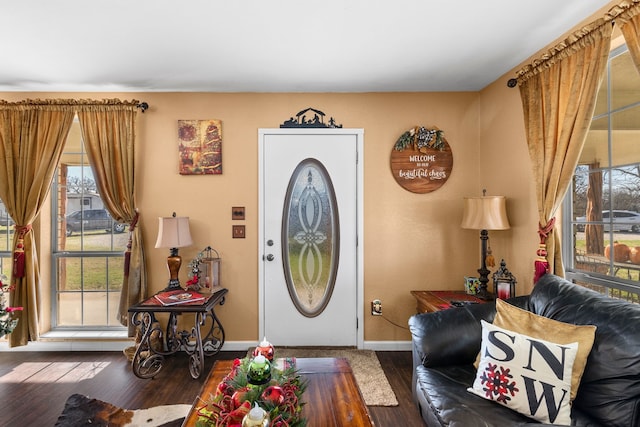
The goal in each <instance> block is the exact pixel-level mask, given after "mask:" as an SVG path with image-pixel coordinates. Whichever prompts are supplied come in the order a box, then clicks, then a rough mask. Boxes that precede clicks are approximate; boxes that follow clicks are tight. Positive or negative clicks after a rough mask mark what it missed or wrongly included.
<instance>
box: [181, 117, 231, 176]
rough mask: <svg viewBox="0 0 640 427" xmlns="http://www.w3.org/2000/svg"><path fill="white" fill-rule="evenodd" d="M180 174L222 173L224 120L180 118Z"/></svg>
mask: <svg viewBox="0 0 640 427" xmlns="http://www.w3.org/2000/svg"><path fill="white" fill-rule="evenodd" d="M178 150H179V153H180V175H220V174H222V121H221V120H217V119H210V120H178Z"/></svg>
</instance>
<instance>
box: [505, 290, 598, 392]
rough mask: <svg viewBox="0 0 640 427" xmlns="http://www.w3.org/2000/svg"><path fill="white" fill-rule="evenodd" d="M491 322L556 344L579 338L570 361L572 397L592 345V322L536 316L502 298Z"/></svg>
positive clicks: (593, 335)
mask: <svg viewBox="0 0 640 427" xmlns="http://www.w3.org/2000/svg"><path fill="white" fill-rule="evenodd" d="M493 324H494V325H496V326H499V327H501V328H503V329H508V330H510V331H514V332H518V333H521V334H524V335H528V336H530V337H533V338H538V339H543V340H547V341H551V342H554V343H558V344H569V343H571V342H575V341H577V342H578V354H577V355H576V360H575V362H574V363H573V372H572V375H571V400H573V399H575V397H576V394H577V393H578V387H579V385H580V379H581V378H582V373H583V372H584V368H585V365H586V364H587V358H588V357H589V353H590V352H591V347H592V346H593V339H594V338H595V333H596V327H595V326H592V325H572V324H570V323H564V322H559V321H557V320H553V319H548V318H546V317H543V316H538V315H537V314H535V313H532V312H530V311H527V310H522V309H521V308H518V307H515V306H513V305H511V304H509V303H507V302H505V301H503V300H500V299H498V300H496V317H495V318H494V319H493Z"/></svg>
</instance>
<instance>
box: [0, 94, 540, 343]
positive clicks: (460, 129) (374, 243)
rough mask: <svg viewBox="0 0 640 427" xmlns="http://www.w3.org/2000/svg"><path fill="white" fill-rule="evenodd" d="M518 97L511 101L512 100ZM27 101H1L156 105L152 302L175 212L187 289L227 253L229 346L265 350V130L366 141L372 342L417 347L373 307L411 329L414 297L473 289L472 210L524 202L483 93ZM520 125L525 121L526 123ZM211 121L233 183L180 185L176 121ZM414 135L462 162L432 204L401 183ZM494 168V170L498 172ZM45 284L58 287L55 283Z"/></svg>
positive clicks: (141, 179)
mask: <svg viewBox="0 0 640 427" xmlns="http://www.w3.org/2000/svg"><path fill="white" fill-rule="evenodd" d="M513 93H514V92H513V91H511V92H507V95H509V96H512V95H513ZM25 95H26V94H15V93H10V94H2V96H1V98H3V99H7V100H18V99H25V98H38V97H40V98H69V97H72V98H93V99H100V98H114V97H117V98H120V99H132V98H134V99H139V100H141V101H146V102H148V103H149V105H150V108H149V110H148V111H147V112H146V113H144V114H140V115H139V119H138V124H139V128H138V152H137V158H138V169H137V179H138V188H137V197H138V206H139V208H140V211H141V214H142V217H141V225H142V227H143V229H144V235H145V237H144V240H145V244H146V249H147V254H148V258H147V260H148V266H149V279H150V283H149V285H150V290H151V291H157V290H160V289H162V288H163V287H164V286H165V285H166V279H167V272H166V267H165V257H166V255H167V254H166V253H165V252H166V251H165V250H163V249H155V248H154V247H153V245H154V243H155V237H156V232H157V219H156V218H157V217H158V216H164V215H170V214H171V213H172V212H174V211H175V212H177V214H179V215H185V216H189V217H190V218H191V227H192V233H193V236H194V239H195V245H194V246H193V247H190V248H183V249H181V250H180V253H181V255H182V257H183V268H182V270H181V273H182V280H183V281H184V280H185V277H186V275H185V271H186V268H185V267H186V263H187V262H188V260H190V259H191V258H193V257H194V256H195V255H196V254H197V252H198V251H199V250H200V249H202V248H204V247H205V246H207V245H211V246H212V247H214V248H216V249H217V250H218V251H219V252H220V255H221V257H222V260H223V261H222V281H223V284H224V285H225V286H227V287H228V288H229V289H230V294H229V298H228V299H227V303H226V304H225V305H224V306H222V307H221V308H220V311H219V314H220V317H221V318H222V321H223V324H224V325H225V330H226V332H227V339H228V340H232V341H236V340H255V339H257V338H258V336H257V335H258V262H259V261H258V256H257V253H258V241H257V232H258V230H257V227H258V216H257V214H258V204H257V203H258V172H257V171H258V151H257V147H258V143H257V134H258V129H259V128H269V127H278V126H279V124H280V123H282V122H283V121H284V120H285V119H287V118H289V117H290V116H291V115H293V114H295V113H297V112H298V111H300V110H302V109H304V108H306V107H309V106H311V107H314V108H318V109H320V110H322V111H324V112H325V113H326V114H327V115H328V116H333V117H334V118H335V119H336V120H337V122H338V123H341V124H343V126H344V127H352V128H363V129H364V132H365V137H364V147H365V148H364V175H365V184H364V189H365V193H364V210H365V212H364V215H365V224H364V228H365V237H364V242H365V248H364V252H365V265H364V271H365V277H364V280H365V295H364V300H365V304H366V306H367V307H365V312H366V313H367V315H366V316H365V319H364V328H365V329H364V331H365V340H368V341H385V340H391V341H395V340H399V341H402V340H409V339H410V335H409V333H408V332H407V331H406V330H405V329H403V328H401V327H398V326H394V325H392V324H391V323H389V322H387V321H385V320H384V319H382V318H380V317H372V316H369V315H368V312H369V310H368V305H369V301H370V300H371V299H374V298H379V299H381V300H382V302H383V306H384V315H385V317H387V318H388V319H389V320H391V321H393V322H394V323H397V324H398V325H400V326H402V327H404V326H405V325H406V324H407V319H408V317H409V316H410V315H411V314H413V313H414V311H415V300H414V299H413V297H411V295H410V293H409V292H410V291H411V290H414V289H462V287H463V277H464V276H465V275H476V271H475V270H476V269H477V268H478V267H479V238H478V236H479V235H478V233H477V232H476V231H473V230H463V229H461V228H460V220H461V218H462V198H463V197H464V196H467V195H479V194H481V188H483V187H486V188H488V190H489V193H490V194H498V193H500V192H503V193H504V194H505V195H506V196H507V197H511V196H517V195H518V194H519V193H523V192H522V191H520V189H518V188H512V187H511V186H514V185H517V184H518V183H522V182H524V181H525V180H526V179H527V178H528V177H527V175H526V173H525V168H521V169H517V168H516V170H515V171H513V172H510V173H509V175H505V172H506V170H505V169H504V168H497V167H495V163H496V162H495V160H493V159H494V158H495V157H498V156H500V153H499V152H498V153H497V154H496V155H495V156H493V155H490V154H489V153H488V152H487V149H483V150H481V149H480V139H481V135H482V134H483V132H481V125H482V124H483V123H484V122H485V121H486V119H481V116H482V114H481V111H484V110H486V109H487V108H486V107H485V108H484V110H483V109H481V105H482V103H483V102H486V101H484V98H483V97H482V96H481V95H480V94H479V93H413V94H411V93H390V94H389V93H366V94H255V93H253V94H213V93H125V94H123V93H106V94H105V93H103V94H97V93H62V94H51V93H48V94H28V96H25ZM496 96H501V95H500V94H497V95H496ZM492 102H493V101H492ZM505 108H510V107H508V106H507V107H505ZM512 114H513V115H514V116H515V115H516V112H512ZM207 118H217V119H221V120H222V121H223V139H224V142H223V174H222V175H220V176H181V175H179V174H178V168H177V165H178V154H177V136H176V134H177V123H176V121H177V120H179V119H207ZM495 120H496V121H500V119H499V118H496V119H495ZM414 125H425V126H428V127H429V126H437V127H438V128H440V129H442V130H444V131H445V137H446V138H447V141H448V143H449V145H450V146H451V149H452V152H453V156H454V166H453V171H452V174H451V177H450V178H449V180H448V181H447V182H446V183H445V184H444V186H442V187H441V188H440V189H438V190H437V191H434V192H432V193H428V194H414V193H411V192H408V191H406V190H404V189H403V188H402V187H400V186H399V185H398V184H397V183H396V182H395V180H394V179H393V176H392V175H391V172H390V167H389V160H390V154H391V150H392V148H393V145H394V143H395V142H396V140H397V138H398V137H399V136H400V135H401V134H402V133H403V132H404V131H405V130H407V129H409V128H410V127H412V126H414ZM500 133H503V132H500ZM515 133H517V132H515ZM489 136H490V135H489ZM502 143H509V144H511V145H514V146H517V144H515V143H511V142H509V140H505V139H499V140H496V141H495V144H493V145H494V146H491V147H490V148H489V149H488V150H491V151H493V150H498V151H499V150H501V148H500V146H501V144H502ZM523 154H526V153H525V152H524V151H522V150H517V149H515V148H514V151H513V153H511V155H514V156H522V155H523ZM525 160H526V159H524V160H521V161H519V163H524V162H525ZM492 163H493V164H494V165H493V167H491V168H489V167H488V166H489V165H491V164H492ZM504 163H505V164H506V165H508V164H511V162H506V161H505V162H504ZM481 165H482V167H481ZM494 176H497V178H493V177H494ZM481 177H487V178H486V180H487V181H488V182H482V179H480V178H481ZM483 179H484V178H483ZM493 181H495V182H493ZM509 193H511V194H509ZM232 206H245V207H246V215H247V216H246V220H245V221H232V220H231V207H232ZM508 208H509V210H510V211H511V210H513V209H516V208H517V210H518V211H520V212H526V211H527V206H524V205H521V204H520V202H519V203H517V204H516V203H513V202H511V201H509V203H508ZM509 213H510V214H511V212H509ZM517 222H518V221H516V223H517ZM233 224H246V227H247V230H246V235H247V238H246V239H232V238H231V226H232V225H233ZM43 233H44V232H43ZM500 234H501V235H500V236H498V232H496V233H492V235H491V237H492V240H491V242H492V248H493V250H494V254H495V256H496V258H498V259H500V258H502V257H504V258H505V259H506V260H507V262H508V265H509V267H511V266H512V263H513V264H514V267H515V266H516V265H517V264H516V263H515V260H514V257H515V254H518V253H521V252H526V251H520V250H519V249H513V248H512V243H511V241H512V239H513V238H514V237H515V236H518V234H517V232H511V231H507V232H500ZM43 249H45V248H43ZM40 253H41V254H43V253H46V251H40ZM529 258H530V257H529ZM522 265H527V263H526V262H523V263H522ZM44 271H48V270H44ZM513 272H514V274H516V275H517V276H518V277H520V276H521V275H524V273H523V272H521V271H518V269H516V268H513ZM43 279H45V280H46V281H47V282H48V278H47V277H44V278H43ZM46 286H48V283H47V285H46Z"/></svg>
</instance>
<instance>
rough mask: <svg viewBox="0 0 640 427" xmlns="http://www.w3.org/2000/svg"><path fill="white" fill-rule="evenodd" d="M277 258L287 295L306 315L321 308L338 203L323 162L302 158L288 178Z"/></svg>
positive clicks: (334, 256)
mask: <svg viewBox="0 0 640 427" xmlns="http://www.w3.org/2000/svg"><path fill="white" fill-rule="evenodd" d="M282 221H283V224H282V225H283V226H282V242H283V245H282V259H283V264H284V276H285V280H286V282H287V290H288V291H289V296H290V297H291V300H292V302H293V304H294V305H295V307H296V308H297V309H298V311H299V312H300V313H301V314H302V315H304V316H306V317H315V316H318V315H319V314H320V313H322V311H323V310H324V309H325V307H326V306H327V304H328V303H329V300H330V299H331V294H332V293H333V288H334V286H335V281H336V273H337V271H338V260H339V251H340V249H339V248H340V245H339V243H340V227H339V221H338V207H337V206H336V197H335V192H334V188H333V184H332V182H331V178H330V177H329V174H328V173H327V170H326V168H325V167H324V166H323V165H322V163H320V162H319V161H318V160H316V159H311V158H309V159H305V160H303V161H302V162H300V164H298V166H297V167H296V169H295V170H294V171H293V174H292V175H291V178H290V179H289V185H288V187H287V194H286V196H285V202H284V210H283V215H282Z"/></svg>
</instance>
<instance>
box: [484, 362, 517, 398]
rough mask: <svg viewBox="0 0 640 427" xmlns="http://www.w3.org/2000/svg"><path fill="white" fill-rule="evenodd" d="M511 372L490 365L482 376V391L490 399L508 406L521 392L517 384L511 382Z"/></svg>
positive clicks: (507, 369)
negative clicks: (512, 398) (513, 397)
mask: <svg viewBox="0 0 640 427" xmlns="http://www.w3.org/2000/svg"><path fill="white" fill-rule="evenodd" d="M510 372H511V369H509V368H505V367H504V366H498V365H494V364H491V363H489V364H488V366H487V368H486V369H485V370H484V372H483V373H482V375H481V376H480V381H481V382H482V385H483V386H484V387H483V388H482V390H483V391H484V392H485V395H486V396H487V398H488V399H491V400H495V401H496V402H501V403H503V404H505V405H506V404H507V403H508V402H509V401H510V400H511V397H512V396H515V394H516V393H517V392H518V391H520V390H518V388H517V387H516V382H515V381H511V380H512V379H513V375H511V373H510Z"/></svg>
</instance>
